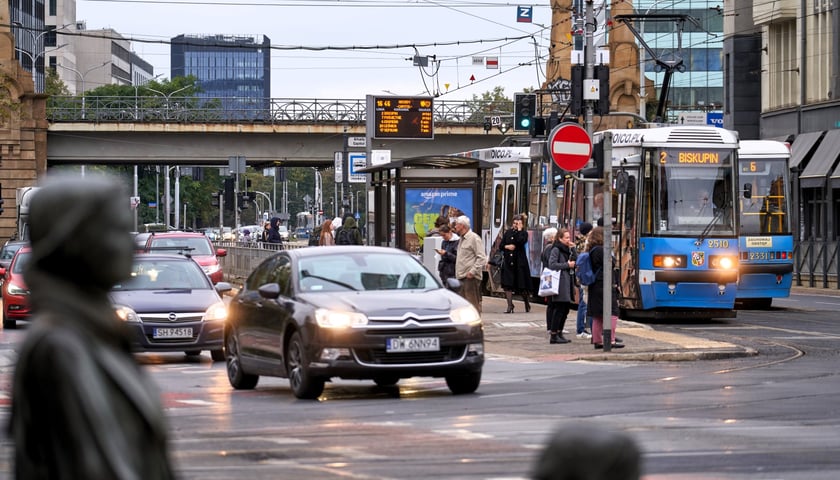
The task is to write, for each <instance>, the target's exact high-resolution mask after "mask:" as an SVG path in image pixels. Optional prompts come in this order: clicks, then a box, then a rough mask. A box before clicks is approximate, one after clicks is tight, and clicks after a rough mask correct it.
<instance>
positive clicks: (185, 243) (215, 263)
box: [145, 232, 227, 283]
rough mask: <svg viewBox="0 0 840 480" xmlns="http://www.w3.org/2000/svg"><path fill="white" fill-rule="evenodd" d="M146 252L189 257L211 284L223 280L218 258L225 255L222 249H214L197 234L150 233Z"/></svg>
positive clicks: (204, 238)
mask: <svg viewBox="0 0 840 480" xmlns="http://www.w3.org/2000/svg"><path fill="white" fill-rule="evenodd" d="M145 251H146V252H156V253H162V252H168V253H180V254H182V255H189V256H191V257H192V258H193V259H195V261H196V262H198V264H199V265H201V268H202V269H204V272H205V273H207V276H209V277H210V280H212V281H213V283H219V282H221V281H222V280H223V279H224V276H225V275H224V272H223V271H222V265H221V264H220V263H219V258H218V257H224V256H225V255H227V250H225V249H224V248H214V247H213V244H212V243H211V242H210V239H209V238H207V236H206V235H204V234H203V233H199V232H161V233H152V234H150V235H149V238H148V239H147V241H146V249H145Z"/></svg>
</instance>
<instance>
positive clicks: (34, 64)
mask: <svg viewBox="0 0 840 480" xmlns="http://www.w3.org/2000/svg"><path fill="white" fill-rule="evenodd" d="M11 25H12V26H14V27H17V29H18V30H19V31H24V32H26V33H28V34H29V37H30V38H31V39H32V52H27V51H26V50H24V49H22V48H20V47H18V46H15V51H17V52H19V53H22V54H24V55H26V56H27V57H29V61H30V67H31V68H30V69H29V71H30V73H32V78H33V80H34V81H35V92H37V93H43V92H44V84H45V81H44V78H43V74H44V66H43V65H41V72H40V73H41V75H42V76H40V77H39V76H38V59H39V58H41V57H43V56H44V55H45V54H46V53H47V51H46V48H45V47H44V46H43V44H42V43H41V40H42V39H43V38H44V35H47V34H49V33H55V32H56V31H58V30H63V29H65V28H67V27H68V26H70V25H72V24H70V23H68V24H66V25H62V26H60V27H58V28H48V29H46V30H44V31H42V32H41V33H38V34H36V33H34V32H33V31H32V28H30V27H27V26H26V25H24V24H22V23H20V22H16V21H15V22H11ZM39 45H41V47H39ZM66 46H67V44H66V43H64V44H62V45H59V46H57V47H55V48H53V49H52V50H51V52H54V51H56V50H58V49H59V48H63V47H66ZM21 65H23V63H22V62H21Z"/></svg>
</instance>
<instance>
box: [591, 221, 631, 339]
mask: <svg viewBox="0 0 840 480" xmlns="http://www.w3.org/2000/svg"><path fill="white" fill-rule="evenodd" d="M588 248H589V260H590V261H591V262H592V265H593V267H595V266H596V265H604V227H595V228H593V229H592V231H591V232H590V233H589V245H588ZM610 263H612V261H611V262H610ZM595 268H598V267H595ZM613 278H615V276H613ZM611 299H612V305H610V323H611V326H610V337H611V340H612V343H611V347H612V348H623V347H624V344H623V343H621V342H620V341H619V340H618V339H617V338H616V336H615V328H616V324H617V323H618V289H617V288H616V286H615V282H613V294H612V297H611ZM587 300H588V302H589V303H588V307H587V308H588V311H589V313H590V314H591V315H592V343H593V344H594V345H595V348H596V349H599V348H604V344H603V341H604V339H603V332H604V314H605V313H606V312H605V308H604V269H603V268H598V273H597V277H596V279H595V283H593V284H592V285H590V286H589V298H588V299H587Z"/></svg>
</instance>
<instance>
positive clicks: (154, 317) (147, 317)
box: [138, 312, 204, 327]
mask: <svg viewBox="0 0 840 480" xmlns="http://www.w3.org/2000/svg"><path fill="white" fill-rule="evenodd" d="M138 315H139V316H140V320H142V322H143V323H144V324H150V323H153V324H156V325H159V326H162V327H165V326H174V325H178V324H179V323H195V322H201V319H202V318H204V312H200V313H194V312H183V313H138ZM170 315H174V316H175V319H174V320H172V319H170V318H169V317H170Z"/></svg>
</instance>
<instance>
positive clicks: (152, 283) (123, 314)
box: [111, 253, 231, 361]
mask: <svg viewBox="0 0 840 480" xmlns="http://www.w3.org/2000/svg"><path fill="white" fill-rule="evenodd" d="M230 290H231V285H230V284H229V283H227V282H219V283H217V284H216V285H215V287H214V286H213V284H212V283H211V282H210V279H209V278H208V277H207V275H205V274H204V272H203V271H202V269H201V267H200V266H199V265H198V263H196V262H195V260H193V259H192V258H189V257H185V256H181V255H172V254H154V253H140V254H137V255H136V256H135V258H134V266H133V267H132V272H131V278H130V279H129V280H127V281H125V282H123V283H121V284H118V285H116V286H114V288H113V289H112V290H111V301H112V302H113V304H114V309H115V310H116V312H117V315H118V316H119V317H120V318H121V319H123V320H124V321H125V322H126V324H127V325H128V326H129V328H130V331H131V346H132V349H133V350H134V351H138V352H178V351H183V352H184V353H185V354H187V355H198V354H200V353H201V351H202V350H209V351H210V356H211V357H212V358H213V360H216V361H219V360H223V359H224V353H223V352H222V348H223V337H222V334H223V331H224V324H225V319H226V318H227V307H226V306H225V304H224V302H223V301H222V298H221V297H220V294H223V293H225V292H227V291H230Z"/></svg>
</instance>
